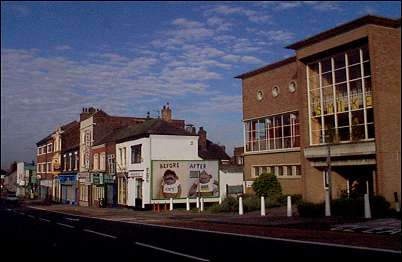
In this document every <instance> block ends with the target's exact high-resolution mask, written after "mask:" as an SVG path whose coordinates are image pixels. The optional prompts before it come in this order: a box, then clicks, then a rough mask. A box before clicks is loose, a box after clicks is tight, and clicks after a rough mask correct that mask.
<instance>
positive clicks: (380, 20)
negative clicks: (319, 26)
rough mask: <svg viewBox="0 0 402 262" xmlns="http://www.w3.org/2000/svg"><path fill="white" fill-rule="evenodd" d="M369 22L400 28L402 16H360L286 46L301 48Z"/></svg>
mask: <svg viewBox="0 0 402 262" xmlns="http://www.w3.org/2000/svg"><path fill="white" fill-rule="evenodd" d="M367 24H374V25H379V26H384V27H391V28H398V27H400V26H401V19H400V18H399V19H391V18H386V17H381V16H373V15H366V16H363V17H360V18H358V19H355V20H353V21H351V22H348V23H345V24H342V25H340V26H337V27H334V28H332V29H329V30H327V31H324V32H322V33H319V34H317V35H314V36H312V37H309V38H306V39H304V40H301V41H299V42H296V43H294V44H291V45H288V46H287V47H286V48H288V49H300V48H302V47H304V46H307V45H312V44H314V43H317V42H320V41H323V40H325V39H328V38H330V37H333V36H335V35H339V34H342V33H344V32H347V31H351V30H353V29H355V28H358V27H361V26H363V25H367Z"/></svg>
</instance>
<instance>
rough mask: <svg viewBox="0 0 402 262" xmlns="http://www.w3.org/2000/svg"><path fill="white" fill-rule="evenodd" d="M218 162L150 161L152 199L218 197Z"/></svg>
mask: <svg viewBox="0 0 402 262" xmlns="http://www.w3.org/2000/svg"><path fill="white" fill-rule="evenodd" d="M218 168H219V165H218V161H204V160H194V161H192V160H180V161H165V160H158V161H152V198H153V199H169V198H186V197H190V198H191V197H197V196H200V197H218V196H219V177H218V172H219V171H218Z"/></svg>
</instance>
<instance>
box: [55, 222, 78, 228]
mask: <svg viewBox="0 0 402 262" xmlns="http://www.w3.org/2000/svg"><path fill="white" fill-rule="evenodd" d="M56 224H58V225H60V226H64V227H68V228H75V226H72V225H67V224H63V223H56Z"/></svg>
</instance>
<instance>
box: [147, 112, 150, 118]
mask: <svg viewBox="0 0 402 262" xmlns="http://www.w3.org/2000/svg"><path fill="white" fill-rule="evenodd" d="M149 114H150V113H149V111H148V112H147V119H149V118H150V117H149Z"/></svg>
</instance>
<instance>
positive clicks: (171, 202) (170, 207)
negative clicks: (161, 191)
mask: <svg viewBox="0 0 402 262" xmlns="http://www.w3.org/2000/svg"><path fill="white" fill-rule="evenodd" d="M169 210H170V211H172V210H173V198H170V205H169Z"/></svg>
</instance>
